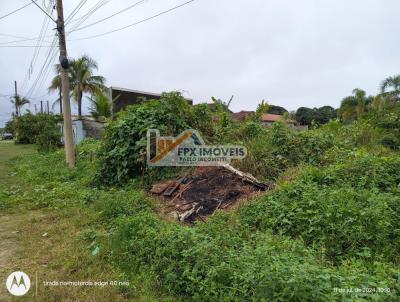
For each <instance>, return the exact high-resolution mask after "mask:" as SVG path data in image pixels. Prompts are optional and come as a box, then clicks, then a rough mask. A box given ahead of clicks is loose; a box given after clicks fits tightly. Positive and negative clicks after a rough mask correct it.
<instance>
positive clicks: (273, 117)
mask: <svg viewBox="0 0 400 302" xmlns="http://www.w3.org/2000/svg"><path fill="white" fill-rule="evenodd" d="M281 119H282V115H278V114H270V113H263V115H262V116H261V120H262V121H263V122H276V121H279V120H281Z"/></svg>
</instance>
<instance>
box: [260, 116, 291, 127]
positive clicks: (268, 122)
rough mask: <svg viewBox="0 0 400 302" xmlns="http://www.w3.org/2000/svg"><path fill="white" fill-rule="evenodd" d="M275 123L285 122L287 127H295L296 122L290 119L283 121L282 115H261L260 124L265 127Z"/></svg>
mask: <svg viewBox="0 0 400 302" xmlns="http://www.w3.org/2000/svg"><path fill="white" fill-rule="evenodd" d="M277 121H285V122H286V123H287V124H288V125H293V126H294V125H295V124H296V121H294V120H291V119H286V120H284V118H283V115H279V114H271V113H263V114H262V116H261V123H262V124H263V125H265V126H267V127H270V126H272V124H273V123H275V122H277Z"/></svg>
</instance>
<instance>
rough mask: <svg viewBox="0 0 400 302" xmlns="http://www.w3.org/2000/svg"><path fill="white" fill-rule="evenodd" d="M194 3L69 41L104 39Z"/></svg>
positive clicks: (188, 2) (185, 3)
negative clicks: (103, 37) (106, 36)
mask: <svg viewBox="0 0 400 302" xmlns="http://www.w3.org/2000/svg"><path fill="white" fill-rule="evenodd" d="M194 1H195V0H189V1H186V2H184V3H182V4H179V5H177V6H174V7H172V8H170V9H167V10H164V11H162V12H160V13H158V14H155V15H153V16H150V17H147V18H145V19H142V20H140V21H137V22H134V23H131V24H129V25H126V26H123V27H119V28H116V29H114V30H110V31H107V32H104V33H101V34H97V35H92V36H88V37H82V38H76V39H70V40H69V41H80V40H88V39H93V38H98V37H102V36H105V35H109V34H112V33H115V32H117V31H121V30H124V29H127V28H129V27H133V26H136V25H138V24H141V23H144V22H147V21H150V20H152V19H155V18H157V17H159V16H161V15H164V14H167V13H169V12H171V11H173V10H176V9H178V8H181V7H183V6H185V5H188V4H190V3H191V2H194Z"/></svg>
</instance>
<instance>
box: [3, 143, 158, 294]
mask: <svg viewBox="0 0 400 302" xmlns="http://www.w3.org/2000/svg"><path fill="white" fill-rule="evenodd" d="M34 152H35V148H34V146H26V145H15V144H14V143H12V142H0V275H1V280H2V281H1V284H2V285H1V286H0V301H156V299H155V298H154V297H153V295H154V294H153V293H151V292H150V290H144V289H141V292H140V293H135V292H134V290H132V285H131V286H130V290H129V291H126V290H124V288H123V287H122V290H121V288H118V287H115V286H110V285H109V286H104V287H100V286H97V287H94V286H88V287H71V286H64V287H62V286H55V287H45V286H44V284H43V281H53V280H58V281H88V280H91V281H114V280H115V281H125V280H124V279H123V277H122V276H121V275H120V274H119V273H118V272H117V271H115V270H114V269H113V268H112V267H111V266H109V265H108V264H107V263H106V261H104V259H101V258H99V257H94V256H92V255H91V252H90V250H89V249H88V246H87V242H86V241H84V240H82V239H81V233H82V230H83V229H84V228H85V227H87V226H88V225H90V224H91V223H92V222H93V217H94V215H95V214H94V213H93V212H91V211H89V210H88V211H85V210H82V208H80V207H68V208H63V209H52V208H48V209H43V208H42V209H38V208H35V207H32V205H31V204H28V203H24V202H21V203H19V204H10V203H9V202H8V199H10V200H11V198H9V196H15V195H18V194H23V195H28V196H29V195H33V196H35V195H34V194H29V193H33V190H36V188H34V187H32V186H30V185H29V184H27V183H25V182H24V181H23V180H22V178H21V177H20V175H16V174H15V173H14V172H13V164H14V158H15V157H17V156H25V155H28V154H32V153H34ZM49 169H51V167H49ZM13 200H18V199H15V198H14V199H13ZM21 200H23V199H21ZM1 205H3V207H1ZM4 205H6V206H4ZM17 270H22V271H24V272H25V273H27V274H28V275H29V276H30V279H31V282H32V285H31V289H30V291H29V292H28V293H27V294H26V295H25V296H23V297H19V298H17V297H13V296H11V295H10V294H9V293H8V292H7V290H6V288H5V286H4V283H5V280H6V278H7V276H8V275H9V274H10V273H11V272H13V271H17ZM36 275H37V278H38V279H37V281H36ZM127 292H130V293H131V294H127ZM132 292H133V293H132ZM36 294H37V296H36Z"/></svg>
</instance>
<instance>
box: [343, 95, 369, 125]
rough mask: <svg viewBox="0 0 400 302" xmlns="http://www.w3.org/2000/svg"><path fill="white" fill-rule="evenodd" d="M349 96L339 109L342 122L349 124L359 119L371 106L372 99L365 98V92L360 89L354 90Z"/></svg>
mask: <svg viewBox="0 0 400 302" xmlns="http://www.w3.org/2000/svg"><path fill="white" fill-rule="evenodd" d="M353 94H354V95H351V96H348V97H345V98H344V99H343V100H342V102H341V104H340V108H339V113H340V116H341V118H342V119H343V121H345V122H351V121H354V120H356V119H359V118H360V117H361V116H362V115H363V114H364V113H365V112H366V111H367V108H368V105H369V104H371V102H372V100H373V98H372V97H371V96H369V97H367V96H366V92H365V91H364V90H362V89H358V88H356V89H354V90H353Z"/></svg>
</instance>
